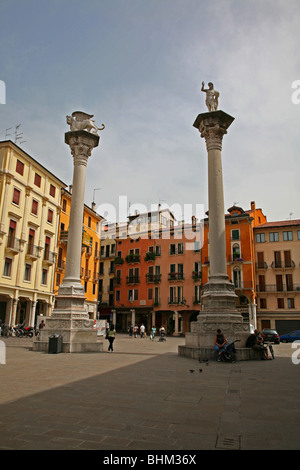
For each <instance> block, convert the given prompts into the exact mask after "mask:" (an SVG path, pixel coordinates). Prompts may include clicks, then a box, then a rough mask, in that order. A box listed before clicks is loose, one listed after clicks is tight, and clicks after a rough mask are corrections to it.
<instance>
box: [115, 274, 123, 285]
mask: <svg viewBox="0 0 300 470" xmlns="http://www.w3.org/2000/svg"><path fill="white" fill-rule="evenodd" d="M114 283H115V286H120V285H121V284H122V281H121V278H120V277H118V276H117V277H114Z"/></svg>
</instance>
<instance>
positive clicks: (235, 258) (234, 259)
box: [228, 253, 244, 263]
mask: <svg viewBox="0 0 300 470" xmlns="http://www.w3.org/2000/svg"><path fill="white" fill-rule="evenodd" d="M243 261H244V258H243V255H241V254H240V253H235V254H232V255H228V262H229V263H242V262H243Z"/></svg>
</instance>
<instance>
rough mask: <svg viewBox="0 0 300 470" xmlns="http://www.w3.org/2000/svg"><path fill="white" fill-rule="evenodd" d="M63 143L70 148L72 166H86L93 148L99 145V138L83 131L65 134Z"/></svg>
mask: <svg viewBox="0 0 300 470" xmlns="http://www.w3.org/2000/svg"><path fill="white" fill-rule="evenodd" d="M65 142H66V144H68V145H69V146H70V149H71V154H72V155H73V158H74V166H80V165H83V166H87V161H88V158H89V157H90V156H91V154H92V150H93V148H94V147H97V145H98V143H99V136H98V135H95V134H92V133H91V132H87V131H85V130H82V131H73V132H67V133H66V134H65Z"/></svg>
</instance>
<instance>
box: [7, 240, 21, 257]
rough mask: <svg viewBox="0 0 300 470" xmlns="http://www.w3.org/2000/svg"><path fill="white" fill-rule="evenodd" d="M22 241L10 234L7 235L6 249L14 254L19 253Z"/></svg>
mask: <svg viewBox="0 0 300 470" xmlns="http://www.w3.org/2000/svg"><path fill="white" fill-rule="evenodd" d="M21 245H22V242H21V240H20V239H19V238H15V237H12V236H9V237H7V245H6V250H7V251H9V252H11V253H13V254H15V253H20V251H21Z"/></svg>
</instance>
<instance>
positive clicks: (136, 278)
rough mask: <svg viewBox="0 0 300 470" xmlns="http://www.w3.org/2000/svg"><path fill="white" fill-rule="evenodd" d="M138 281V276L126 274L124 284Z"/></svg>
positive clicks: (137, 282)
mask: <svg viewBox="0 0 300 470" xmlns="http://www.w3.org/2000/svg"><path fill="white" fill-rule="evenodd" d="M139 283H140V276H127V277H126V284H139Z"/></svg>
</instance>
